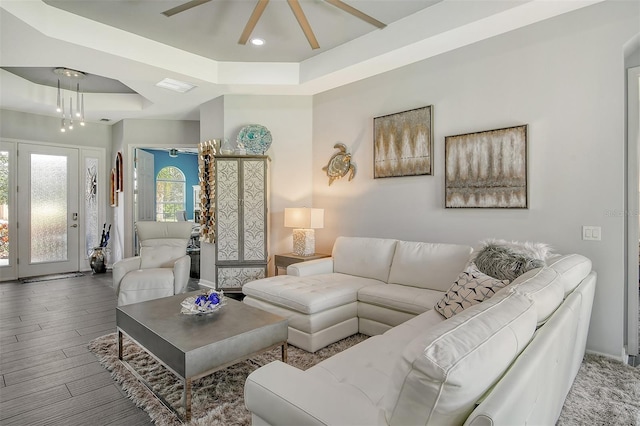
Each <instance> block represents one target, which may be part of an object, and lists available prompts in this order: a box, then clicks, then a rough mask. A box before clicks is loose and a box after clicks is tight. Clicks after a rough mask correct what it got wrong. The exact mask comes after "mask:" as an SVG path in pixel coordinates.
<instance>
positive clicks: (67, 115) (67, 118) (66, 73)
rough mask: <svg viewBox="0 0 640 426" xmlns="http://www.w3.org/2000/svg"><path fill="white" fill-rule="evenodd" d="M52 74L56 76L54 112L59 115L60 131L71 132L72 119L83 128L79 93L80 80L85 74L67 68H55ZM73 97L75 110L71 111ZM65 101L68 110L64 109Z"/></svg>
mask: <svg viewBox="0 0 640 426" xmlns="http://www.w3.org/2000/svg"><path fill="white" fill-rule="evenodd" d="M53 72H54V73H56V74H57V75H58V99H57V103H56V111H57V112H59V113H60V131H61V132H66V131H67V130H73V123H74V119H76V121H79V122H80V125H81V126H84V93H81V92H80V80H81V79H83V78H84V77H86V74H85V73H83V72H82V71H76V70H72V69H69V68H55V69H54V70H53ZM61 82H62V83H61ZM74 83H75V84H74ZM74 92H75V93H74ZM74 95H75V98H76V109H75V110H74V109H73V97H74ZM67 96H68V98H67ZM65 99H69V103H68V105H69V107H68V109H66V108H65Z"/></svg>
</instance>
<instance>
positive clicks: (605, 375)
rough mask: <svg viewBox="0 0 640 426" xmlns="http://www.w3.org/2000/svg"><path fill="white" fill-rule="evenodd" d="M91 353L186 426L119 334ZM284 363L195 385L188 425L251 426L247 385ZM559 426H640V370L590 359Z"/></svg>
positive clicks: (162, 385) (142, 356)
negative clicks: (144, 382)
mask: <svg viewBox="0 0 640 426" xmlns="http://www.w3.org/2000/svg"><path fill="white" fill-rule="evenodd" d="M366 338H367V336H364V335H362V334H356V335H354V336H351V337H348V338H346V339H343V340H341V341H339V342H336V343H334V344H332V345H329V346H327V347H326V348H323V349H320V350H319V351H318V352H316V353H314V354H312V353H309V352H306V351H303V350H302V349H298V348H296V347H293V346H289V350H288V362H289V364H291V365H293V366H295V367H297V368H300V369H302V370H306V369H307V368H310V367H312V366H313V365H315V364H317V363H319V362H320V361H322V360H324V359H326V358H329V357H330V356H332V355H334V354H336V353H339V352H342V351H343V350H345V349H347V348H349V347H351V346H353V345H355V344H357V343H359V342H361V341H363V340H365V339H366ZM89 349H90V350H91V351H92V352H93V353H95V354H96V356H97V357H98V359H99V360H100V363H101V364H102V365H103V366H104V367H105V368H107V369H108V370H109V371H111V375H112V376H113V378H114V379H115V380H116V381H117V382H118V383H120V385H121V386H122V388H123V389H124V391H125V392H126V393H127V395H129V398H131V400H133V401H134V402H135V404H136V405H137V406H139V407H141V408H143V409H144V410H145V411H146V412H147V413H148V414H149V416H150V417H151V419H152V420H153V421H154V422H155V423H156V424H158V425H171V426H173V425H180V424H181V423H180V421H178V419H177V418H176V416H175V415H174V414H173V413H172V412H171V411H169V410H168V409H167V408H166V407H165V406H164V405H162V403H160V402H159V401H158V400H157V399H156V398H155V397H154V396H153V395H152V394H151V393H150V392H149V391H148V390H147V388H146V387H145V386H144V385H142V384H141V383H140V382H139V381H138V380H137V379H136V378H135V377H134V376H133V375H132V374H131V373H130V372H129V371H128V370H127V369H126V368H125V367H124V366H123V365H122V364H121V363H120V362H119V361H118V353H117V337H116V334H115V333H114V334H108V335H106V336H102V337H98V338H97V339H95V340H93V341H92V342H91V343H90V344H89ZM124 356H125V359H126V360H127V361H128V362H129V363H130V364H131V365H132V366H134V368H135V369H136V371H138V373H140V374H141V375H142V376H143V377H145V378H146V379H147V381H148V382H149V383H150V384H151V386H153V388H154V389H155V390H156V391H158V392H159V393H160V394H161V395H163V396H164V398H165V399H166V400H167V401H168V402H170V403H171V404H172V405H173V406H174V407H176V408H178V409H179V411H181V407H180V404H181V402H182V399H181V398H182V389H183V388H182V383H181V381H179V380H178V379H177V377H176V376H175V375H173V374H172V373H171V372H169V371H168V370H167V369H165V368H164V367H163V366H162V365H160V364H158V363H157V362H156V361H155V360H154V359H153V358H152V357H150V356H149V355H147V353H146V352H145V351H144V350H142V349H140V348H139V347H138V346H137V345H135V344H133V343H131V342H130V341H129V340H127V339H126V338H125V340H124ZM279 359H280V348H276V349H273V350H271V351H268V352H265V353H264V354H262V355H259V356H256V357H254V358H252V359H251V360H247V361H243V362H240V363H238V364H235V365H233V366H231V367H228V368H226V369H224V370H221V371H218V372H216V373H214V374H212V375H211V376H207V377H203V378H201V379H199V380H196V381H194V382H193V394H192V417H193V419H192V420H191V422H189V423H188V425H189V426H194V425H203V426H204V425H224V426H227V425H250V424H251V415H250V413H249V412H248V411H247V409H246V408H245V406H244V391H243V389H244V382H245V380H246V378H247V376H248V375H249V374H250V373H251V372H252V371H254V370H255V369H257V368H258V367H260V366H262V365H265V364H268V363H269V362H271V361H274V360H279ZM523 386H524V384H523ZM181 412H182V411H181ZM557 425H558V426H573V425H599V426H609V425H610V426H614V425H615V426H617V425H634V426H640V368H634V367H631V366H628V365H626V364H623V363H621V362H618V361H615V360H612V359H609V358H606V357H602V356H598V355H591V354H587V355H585V358H584V361H583V363H582V365H581V367H580V371H579V372H578V375H577V377H576V380H575V382H574V384H573V387H572V388H571V390H570V391H569V394H568V395H567V399H566V401H565V404H564V407H563V409H562V413H561V414H560V418H559V419H558V423H557Z"/></svg>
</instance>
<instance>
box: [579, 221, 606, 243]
mask: <svg viewBox="0 0 640 426" xmlns="http://www.w3.org/2000/svg"><path fill="white" fill-rule="evenodd" d="M582 239H583V240H586V241H600V240H602V229H601V228H600V227H599V226H586V225H583V226H582Z"/></svg>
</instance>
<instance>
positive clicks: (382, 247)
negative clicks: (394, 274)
mask: <svg viewBox="0 0 640 426" xmlns="http://www.w3.org/2000/svg"><path fill="white" fill-rule="evenodd" d="M396 242H397V241H396V240H390V239H382V238H357V237H338V238H337V239H336V242H335V243H334V245H333V252H332V257H333V271H334V272H339V273H341V274H347V275H355V276H358V277H363V278H372V279H374V280H379V281H383V282H385V283H386V282H387V280H388V279H389V268H390V267H391V260H392V259H393V253H394V252H395V249H396Z"/></svg>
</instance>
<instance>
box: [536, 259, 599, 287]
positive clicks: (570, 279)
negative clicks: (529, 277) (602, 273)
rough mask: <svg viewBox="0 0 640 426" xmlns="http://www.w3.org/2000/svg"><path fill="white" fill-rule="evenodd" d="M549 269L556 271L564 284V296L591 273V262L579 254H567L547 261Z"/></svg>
mask: <svg viewBox="0 0 640 426" xmlns="http://www.w3.org/2000/svg"><path fill="white" fill-rule="evenodd" d="M547 265H548V266H549V268H551V269H553V270H554V271H557V272H558V273H559V274H560V275H561V276H562V279H563V282H564V294H565V296H566V295H567V294H569V293H571V292H572V291H573V289H575V288H576V287H577V286H578V284H580V282H581V281H582V280H583V279H584V278H585V277H586V276H587V275H589V272H591V266H592V265H591V260H590V259H588V258H586V257H584V256H582V255H579V254H567V255H564V256H558V257H554V258H551V259H549V260H548V261H547Z"/></svg>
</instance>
